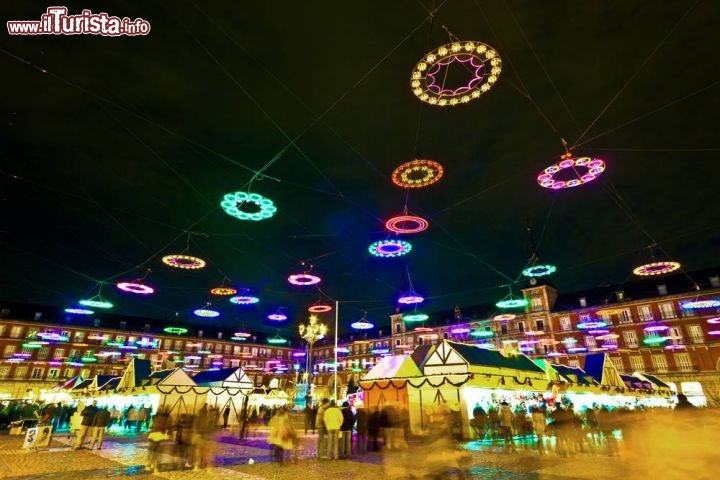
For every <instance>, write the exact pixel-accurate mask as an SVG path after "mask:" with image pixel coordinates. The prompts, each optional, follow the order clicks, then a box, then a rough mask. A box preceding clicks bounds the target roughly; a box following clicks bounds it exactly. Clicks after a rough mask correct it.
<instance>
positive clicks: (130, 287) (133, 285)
mask: <svg viewBox="0 0 720 480" xmlns="http://www.w3.org/2000/svg"><path fill="white" fill-rule="evenodd" d="M115 286H116V287H117V288H119V289H120V290H122V291H123V292H128V293H137V294H138V295H150V294H153V293H155V289H154V288H152V287H151V286H149V285H145V284H144V283H140V281H135V282H118V283H117V285H115Z"/></svg>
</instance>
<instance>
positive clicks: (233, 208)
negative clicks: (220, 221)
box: [220, 192, 277, 222]
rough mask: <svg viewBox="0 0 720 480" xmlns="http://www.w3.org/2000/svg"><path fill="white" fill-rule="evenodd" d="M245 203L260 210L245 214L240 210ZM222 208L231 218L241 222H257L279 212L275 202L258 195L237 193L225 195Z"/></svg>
mask: <svg viewBox="0 0 720 480" xmlns="http://www.w3.org/2000/svg"><path fill="white" fill-rule="evenodd" d="M245 203H253V204H255V205H256V206H257V207H258V208H259V209H260V210H259V211H257V212H252V213H249V212H245V211H243V210H241V209H240V207H242V205H243V204H245ZM220 206H221V207H222V208H223V210H225V213H227V214H228V215H230V216H231V217H235V218H238V219H240V220H254V221H256V222H257V221H260V220H265V219H266V218H270V217H272V216H273V215H275V212H277V207H275V204H274V203H273V201H272V200H270V199H269V198H265V197H263V196H262V195H260V194H258V193H247V192H235V193H228V194H225V196H224V197H223V199H222V201H221V202H220Z"/></svg>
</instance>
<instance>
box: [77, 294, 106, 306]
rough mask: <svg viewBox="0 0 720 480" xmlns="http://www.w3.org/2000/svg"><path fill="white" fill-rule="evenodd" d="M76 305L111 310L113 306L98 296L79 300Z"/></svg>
mask: <svg viewBox="0 0 720 480" xmlns="http://www.w3.org/2000/svg"><path fill="white" fill-rule="evenodd" d="M78 303H79V304H80V305H82V306H84V307H92V308H112V307H113V304H112V303H111V302H108V301H107V300H105V299H104V298H103V297H101V296H100V295H95V296H94V297H92V298H88V299H85V300H80V301H79V302H78Z"/></svg>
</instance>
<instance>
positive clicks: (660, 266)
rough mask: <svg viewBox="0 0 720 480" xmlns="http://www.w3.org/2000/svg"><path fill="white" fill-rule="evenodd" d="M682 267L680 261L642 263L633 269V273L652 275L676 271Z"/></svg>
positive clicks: (643, 275) (641, 275)
mask: <svg viewBox="0 0 720 480" xmlns="http://www.w3.org/2000/svg"><path fill="white" fill-rule="evenodd" d="M679 268H680V264H679V263H678V262H653V263H646V264H645V265H640V266H639V267H637V268H635V269H633V273H634V274H635V275H638V276H640V277H650V276H653V275H663V274H665V273H670V272H674V271H675V270H677V269H679Z"/></svg>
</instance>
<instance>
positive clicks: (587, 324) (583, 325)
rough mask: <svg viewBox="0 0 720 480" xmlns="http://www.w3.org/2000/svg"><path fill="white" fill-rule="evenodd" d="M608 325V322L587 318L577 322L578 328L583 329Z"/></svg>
mask: <svg viewBox="0 0 720 480" xmlns="http://www.w3.org/2000/svg"><path fill="white" fill-rule="evenodd" d="M604 327H607V323H605V322H601V321H592V320H585V321H584V322H580V323H578V324H577V328H579V329H581V330H587V329H596V328H604Z"/></svg>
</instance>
